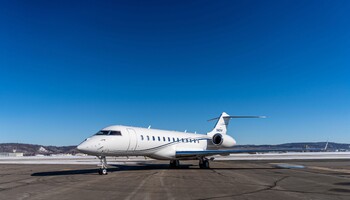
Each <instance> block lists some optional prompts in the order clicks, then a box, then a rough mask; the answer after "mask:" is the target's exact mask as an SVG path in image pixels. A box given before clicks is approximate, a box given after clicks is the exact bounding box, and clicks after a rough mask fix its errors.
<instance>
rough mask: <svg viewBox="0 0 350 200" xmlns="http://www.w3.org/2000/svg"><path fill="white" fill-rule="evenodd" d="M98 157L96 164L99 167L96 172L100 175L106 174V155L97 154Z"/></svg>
mask: <svg viewBox="0 0 350 200" xmlns="http://www.w3.org/2000/svg"><path fill="white" fill-rule="evenodd" d="M97 157H98V159H100V164H99V165H98V166H100V167H101V168H100V169H98V174H100V175H107V174H108V172H107V160H106V156H97Z"/></svg>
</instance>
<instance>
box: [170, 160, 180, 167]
mask: <svg viewBox="0 0 350 200" xmlns="http://www.w3.org/2000/svg"><path fill="white" fill-rule="evenodd" d="M179 167H180V161H179V160H171V161H170V168H179Z"/></svg>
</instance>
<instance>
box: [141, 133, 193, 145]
mask: <svg viewBox="0 0 350 200" xmlns="http://www.w3.org/2000/svg"><path fill="white" fill-rule="evenodd" d="M146 138H147V141H150V140H151V137H150V136H149V135H147V136H146ZM146 138H145V137H144V136H143V135H141V140H145V139H146ZM156 139H158V141H162V140H161V139H163V141H164V142H167V141H168V142H171V141H173V142H180V141H181V142H190V143H199V140H197V139H188V138H172V140H171V138H170V137H168V138H165V137H163V138H161V137H160V136H158V137H157V138H156V136H152V140H153V141H156Z"/></svg>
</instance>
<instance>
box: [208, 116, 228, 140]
mask: <svg viewBox="0 0 350 200" xmlns="http://www.w3.org/2000/svg"><path fill="white" fill-rule="evenodd" d="M214 119H218V121H217V122H216V124H215V126H214V129H213V130H212V131H210V132H209V133H221V134H223V135H225V134H226V133H227V125H228V123H229V122H230V115H228V114H227V113H225V112H223V113H221V115H220V117H217V118H214ZM214 119H211V120H214Z"/></svg>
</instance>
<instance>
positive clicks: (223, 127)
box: [208, 112, 266, 135]
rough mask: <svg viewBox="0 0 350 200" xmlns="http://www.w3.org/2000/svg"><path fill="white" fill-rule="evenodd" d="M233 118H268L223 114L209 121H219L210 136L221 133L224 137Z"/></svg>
mask: <svg viewBox="0 0 350 200" xmlns="http://www.w3.org/2000/svg"><path fill="white" fill-rule="evenodd" d="M231 118H266V117H265V116H230V115H228V114H227V113H225V112H223V113H221V115H220V117H216V118H213V119H209V120H208V121H212V120H215V119H218V121H217V122H216V124H215V126H214V129H213V130H212V131H210V132H209V133H208V135H209V134H213V133H220V134H222V135H225V134H226V133H227V126H228V124H229V122H230V119H231Z"/></svg>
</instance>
